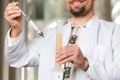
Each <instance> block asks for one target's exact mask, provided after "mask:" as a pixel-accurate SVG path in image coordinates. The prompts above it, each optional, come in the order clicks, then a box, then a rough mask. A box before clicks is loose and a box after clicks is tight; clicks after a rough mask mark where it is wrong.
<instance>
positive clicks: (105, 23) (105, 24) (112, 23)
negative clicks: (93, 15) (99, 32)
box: [99, 19, 120, 27]
mask: <svg viewBox="0 0 120 80" xmlns="http://www.w3.org/2000/svg"><path fill="white" fill-rule="evenodd" d="M99 20H100V24H101V25H103V26H106V27H107V26H109V27H116V26H119V27H120V24H118V23H115V22H113V21H107V20H103V19H99Z"/></svg>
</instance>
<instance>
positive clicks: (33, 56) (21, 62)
mask: <svg viewBox="0 0 120 80" xmlns="http://www.w3.org/2000/svg"><path fill="white" fill-rule="evenodd" d="M9 34H10V30H9V31H8V33H7V35H6V40H5V48H4V54H5V58H6V60H7V62H8V64H9V65H10V66H12V67H22V66H37V65H39V57H40V53H39V52H37V51H36V49H35V48H36V46H37V42H38V41H35V40H33V41H32V42H29V43H26V42H25V40H24V33H23V31H22V32H21V34H20V35H19V36H18V37H17V38H10V35H9ZM39 50H40V47H39Z"/></svg>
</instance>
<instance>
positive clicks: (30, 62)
mask: <svg viewBox="0 0 120 80" xmlns="http://www.w3.org/2000/svg"><path fill="white" fill-rule="evenodd" d="M52 27H53V28H52V29H48V30H46V31H45V38H38V39H35V40H33V41H31V42H28V43H25V40H24V36H23V32H22V33H21V34H20V35H19V37H17V38H15V39H11V38H10V37H9V31H8V33H7V36H6V41H5V57H6V59H7V61H8V63H9V64H10V66H12V67H22V66H39V71H38V72H39V74H38V76H39V79H38V80H57V79H55V77H56V74H54V73H55V72H53V71H52V69H53V68H54V66H55V53H56V52H55V51H56V50H55V49H56V48H55V43H56V40H55V38H56V27H54V26H53V25H52ZM70 31H71V24H70V23H68V24H66V25H65V26H64V28H63V46H65V45H67V42H68V39H69V35H70ZM77 45H78V46H79V47H80V49H81V51H82V53H83V55H84V56H85V57H87V58H88V61H89V68H88V70H87V71H86V72H85V71H83V70H82V69H80V68H77V69H75V71H74V72H73V76H72V80H120V76H119V75H120V26H119V25H117V24H114V23H111V22H106V21H104V20H100V19H98V18H97V17H94V18H92V19H91V20H90V21H89V22H87V23H86V27H83V28H82V29H81V30H80V33H79V37H78V40H77ZM58 80H59V79H58Z"/></svg>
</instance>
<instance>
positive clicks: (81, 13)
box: [70, 7, 86, 17]
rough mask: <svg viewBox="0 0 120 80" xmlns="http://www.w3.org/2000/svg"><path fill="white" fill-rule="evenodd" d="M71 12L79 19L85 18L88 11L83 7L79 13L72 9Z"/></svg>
mask: <svg viewBox="0 0 120 80" xmlns="http://www.w3.org/2000/svg"><path fill="white" fill-rule="evenodd" d="M70 12H71V14H72V15H73V16H75V17H79V16H84V15H86V9H85V7H82V8H80V9H79V8H78V10H77V11H75V10H74V9H72V8H70Z"/></svg>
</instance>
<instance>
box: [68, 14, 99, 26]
mask: <svg viewBox="0 0 120 80" xmlns="http://www.w3.org/2000/svg"><path fill="white" fill-rule="evenodd" d="M96 20H98V17H97V16H96V15H94V16H93V17H92V18H91V19H90V20H89V21H87V22H86V23H85V24H83V25H81V26H79V27H84V28H86V27H90V26H91V25H92V24H93V23H94V22H95V21H96ZM68 24H69V25H71V26H74V25H72V20H71V19H68Z"/></svg>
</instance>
